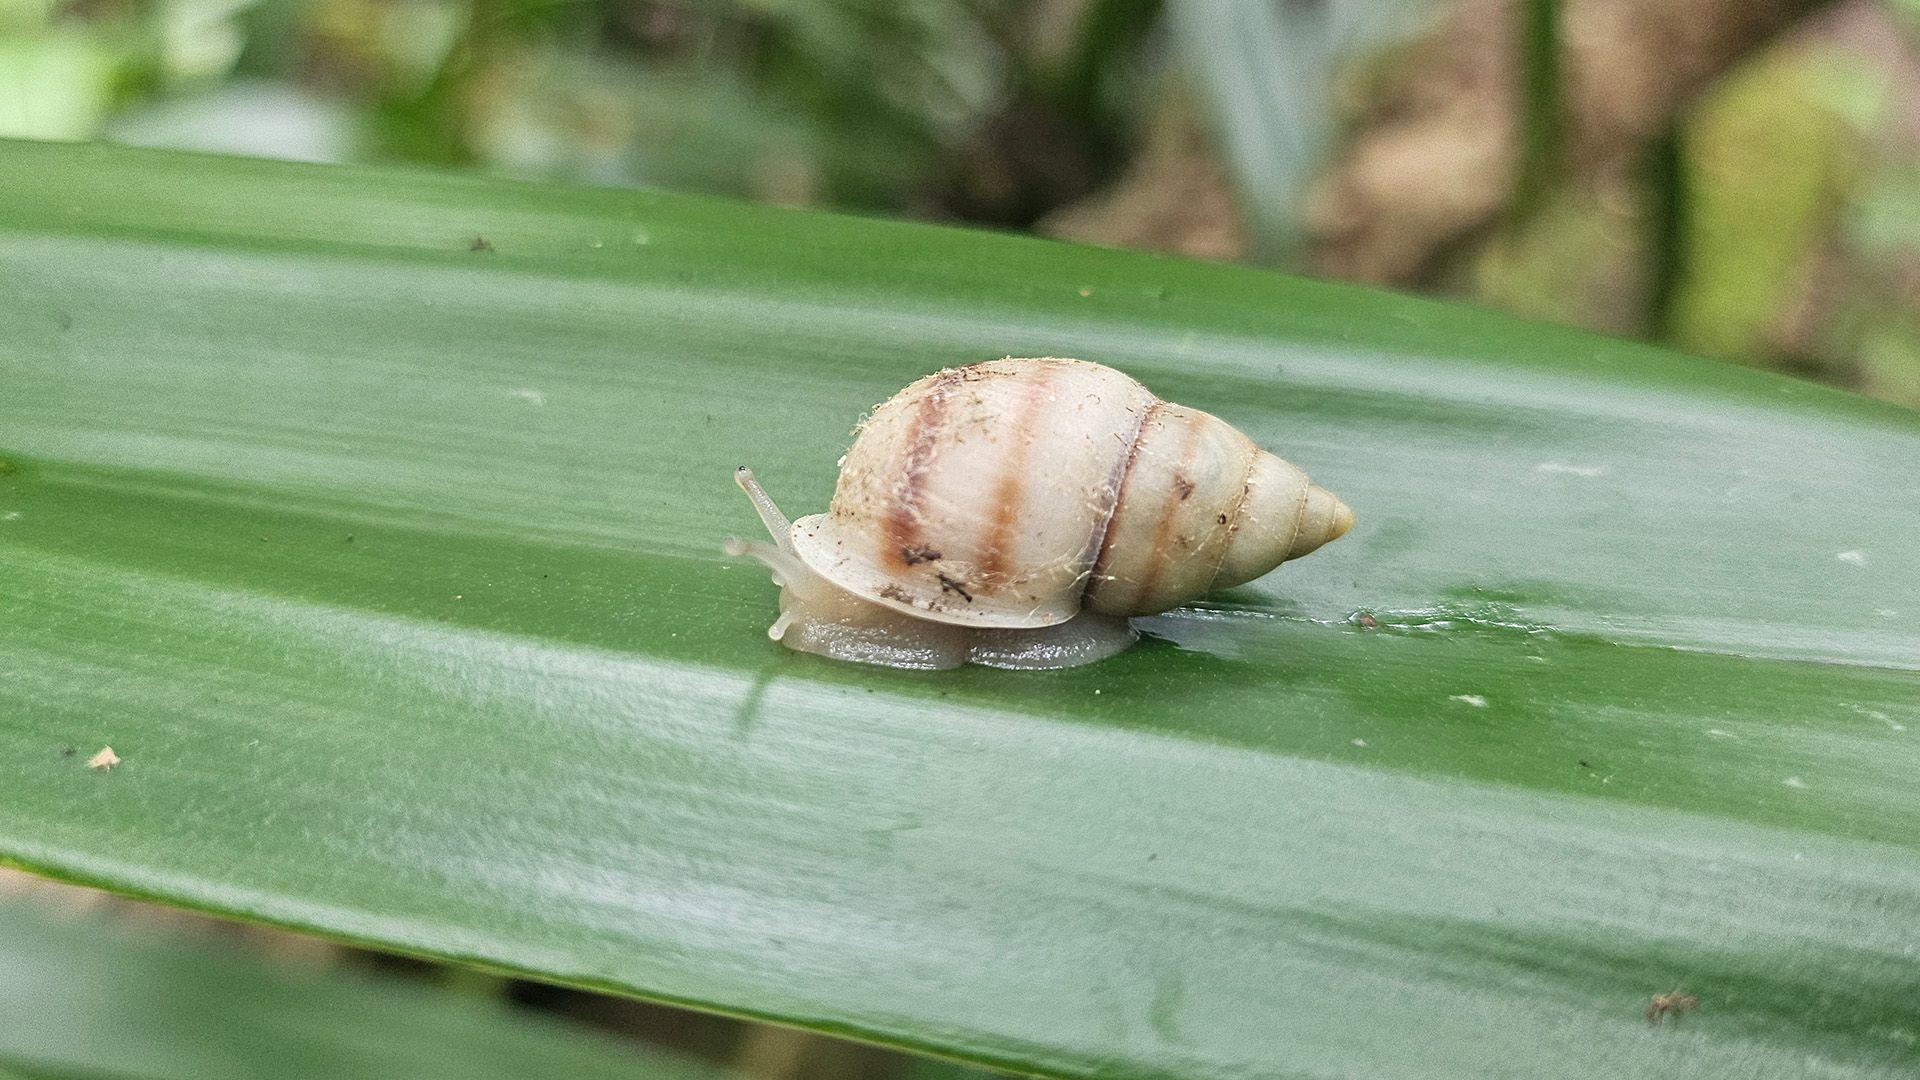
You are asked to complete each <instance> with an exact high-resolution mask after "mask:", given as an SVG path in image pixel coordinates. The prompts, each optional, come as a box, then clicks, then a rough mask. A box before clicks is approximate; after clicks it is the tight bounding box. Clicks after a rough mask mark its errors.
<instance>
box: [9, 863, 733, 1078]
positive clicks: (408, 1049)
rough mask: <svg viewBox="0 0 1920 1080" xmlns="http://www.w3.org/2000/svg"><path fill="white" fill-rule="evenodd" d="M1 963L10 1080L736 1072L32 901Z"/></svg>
mask: <svg viewBox="0 0 1920 1080" xmlns="http://www.w3.org/2000/svg"><path fill="white" fill-rule="evenodd" d="M0 957H5V963H4V964H0V1077H12V1076H22V1075H24V1076H42V1077H59V1078H61V1080H96V1078H97V1080H108V1078H115V1080H123V1078H130V1077H140V1078H142V1080H165V1078H178V1080H221V1078H224V1077H234V1078H236V1080H267V1078H273V1080H294V1078H298V1077H315V1078H321V1077H325V1078H338V1077H346V1076H351V1077H355V1078H357V1080H379V1078H382V1077H394V1078H396V1080H398V1078H405V1080H434V1078H438V1077H446V1078H449V1080H452V1078H459V1080H483V1078H487V1077H501V1078H509V1077H511V1078H523V1077H529V1076H566V1077H579V1078H583V1080H584V1078H591V1077H607V1078H612V1077H622V1078H625V1080H637V1078H646V1080H721V1078H722V1077H725V1076H731V1075H733V1074H731V1073H728V1072H725V1071H724V1070H721V1069H719V1068H716V1067H713V1066H708V1065H702V1064H698V1063H695V1062H693V1061H690V1060H685V1059H682V1058H680V1057H678V1056H675V1055H670V1054H667V1053H665V1052H663V1051H659V1050H650V1051H642V1050H640V1049H638V1048H637V1047H635V1046H632V1045H630V1044H623V1043H620V1042H617V1041H615V1040H613V1039H611V1038H608V1037H607V1036H605V1035H601V1034H599V1033H596V1032H593V1031H590V1030H587V1029H584V1028H578V1027H575V1026H573V1025H570V1024H562V1023H557V1022H554V1021H552V1020H544V1019H542V1018H540V1017H538V1016H536V1015H534V1014H531V1013H522V1012H516V1011H514V1010H512V1009H511V1008H508V1007H507V1006H504V1005H502V1004H500V1003H498V1002H492V1001H487V1000H484V999H481V998H477V997H473V996H469V995H464V994H458V993H454V992H451V991H447V990H440V989H437V988H434V987H431V986H428V985H425V984H416V983H403V982H399V981H397V980H393V979H387V978H376V977H373V976H370V975H354V974H350V973H347V972H326V971H321V970H317V969H311V968H307V967H303V966H302V965H299V964H278V965H276V964H272V963H269V962H267V961H266V960H264V959H263V958H261V957H258V956H254V955H251V954H249V953H246V952H243V951H240V950H238V949H235V948H233V947H231V946H228V945H224V944H222V943H219V942H216V941H214V940H211V939H207V938H201V939H195V938H192V937H188V936H180V937H177V938H172V937H167V936H163V935H159V934H155V933H153V932H151V931H147V932H141V931H138V930H135V929H132V928H129V927H127V926H125V925H118V924H116V923H114V922H113V921H111V920H108V919H104V918H101V917H100V916H99V915H97V914H80V913H78V912H70V913H66V914H65V917H60V916H57V915H55V914H54V913H53V912H52V911H51V910H48V909H46V908H44V907H43V906H42V905H40V904H35V903H28V902H24V901H21V900H18V899H15V900H12V901H11V902H8V903H5V904H0ZM9 1070H17V1072H16V1071H9Z"/></svg>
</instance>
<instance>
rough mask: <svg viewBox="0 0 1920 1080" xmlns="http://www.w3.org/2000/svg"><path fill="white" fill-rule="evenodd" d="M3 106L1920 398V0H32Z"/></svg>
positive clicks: (841, 1055) (668, 1019)
mask: <svg viewBox="0 0 1920 1080" xmlns="http://www.w3.org/2000/svg"><path fill="white" fill-rule="evenodd" d="M0 136H7V137H20V138H33V139H104V140H109V141H114V142H122V143H129V144H138V145H146V146H161V147H177V148H188V149H199V150H211V151H219V152H230V153H243V154H251V155H259V156H267V157H282V158H293V159H299V160H307V161H327V162H364V163H400V164H424V165H431V166H437V167H445V168H459V169H472V170H479V171H484V172H489V173H494V174H499V175H507V176H517V177H532V178H557V179H566V180H573V181H582V182H588V183H595V184H608V185H648V186H657V187H665V188H672V189H677V190H682V191H691V192H702V193H710V194H717V195H725V196H731V197H739V198H748V199H755V200H762V201H766V202H774V203H781V204H787V205H796V206H817V207H826V208H833V209H838V210H844V211H851V212H855V213H862V214H878V215H890V216H904V217H912V218H918V219H923V220H932V221H943V222H952V223H963V224H972V225H976V226H987V227H993V228H1000V229H1011V230H1022V231H1030V232H1034V233H1038V234H1042V235H1048V236H1055V237H1061V238H1067V239H1073V240H1078V241H1083V242H1090V243H1096V244H1107V245H1114V246H1121V247H1137V248H1148V249H1154V250H1161V251H1170V252H1177V253H1180V254H1184V255H1189V256H1193V257H1197V258H1204V259H1218V260H1227V261H1240V262H1248V263H1257V264H1263V265H1268V266H1273V267H1277V268H1281V269H1286V270H1291V271H1295V272H1299V273H1305V274H1310V275H1314V276H1319V277H1326V278H1335V279H1341V280H1347V281H1355V282H1364V283H1371V284H1378V285H1385V286H1389V287H1392V288H1396V289H1403V290H1410V291H1417V292H1422V293H1427V294H1432V295H1439V296H1446V297H1451V298H1456V299H1461V300H1466V301H1469V302H1473V303H1477V304H1482V305H1486V306H1490V307H1495V308H1501V309H1504V310H1508V311H1512V312H1517V313H1521V314H1524V315H1527V316H1530V317H1535V318H1542V319H1549V320H1554V321H1558V322H1564V323H1570V324H1575V325H1580V326H1585V327H1590V328H1593V329H1597V330H1601V331H1605V332H1608V333H1613V334H1619V335H1624V336H1630V337H1636V338H1641V339H1646V340H1651V341H1657V342H1662V343H1666V344H1669V345H1672V346H1674V347H1677V348H1679V349H1682V350H1685V351H1688V352H1693V353H1697V354H1702V355H1706V356H1710V357H1715V358H1719V359H1722V360H1725V361H1728V362H1732V363H1739V364H1746V365H1753V366H1759V367H1767V368H1773V369H1777V370H1782V371H1786V372H1790V373H1794V374H1797V375H1801V376H1805V377H1809V378H1815V379H1819V380H1821V381H1824V382H1828V383H1832V384H1835V385H1839V386H1844V387H1849V388H1852V389H1855V390H1859V391H1861V392H1864V393H1867V394H1872V395H1875V396H1878V397H1882V398H1886V399H1889V400H1893V401H1897V402H1901V403H1903V404H1906V405H1909V406H1915V407H1920V0H1829V2H1820V0H683V2H677V3H676V2H655V0H0ZM0 152H4V150H0ZM3 197H4V193H0V198H3ZM23 903H24V904H32V905H35V906H36V909H46V910H50V911H59V912H73V913H77V914H72V915H71V916H70V917H72V918H84V919H96V920H97V919H110V920H116V921H129V920H130V921H132V922H133V923H136V924H140V925H142V926H146V927H148V928H149V929H148V930H143V931H141V932H143V933H144V932H149V930H150V931H151V932H152V933H157V934H163V935H166V934H173V935H179V934H185V935H189V936H192V937H195V938H196V940H197V939H200V938H210V939H218V940H219V942H220V945H219V947H220V948H223V949H226V948H237V949H242V950H248V951H251V952H256V953H259V954H261V955H264V956H268V957H271V958H273V960H272V962H274V963H283V962H284V963H288V964H299V965H318V966H320V967H324V968H327V969H329V970H331V969H335V968H343V969H350V970H355V971H360V970H364V971H367V972H374V973H379V974H382V975H385V976H390V977H398V978H402V979H407V980H414V981H424V982H431V983H438V984H445V985H446V986H448V987H450V988H451V989H452V990H453V992H456V993H461V994H476V995H485V996H489V997H495V998H503V999H506V1000H508V1001H511V1002H514V1003H516V1005H517V1006H519V1007H522V1008H525V1009H528V1010H534V1011H539V1012H543V1013H551V1014H554V1015H557V1016H563V1017H567V1018H570V1019H571V1020H573V1021H577V1022H579V1023H583V1024H590V1025H595V1026H598V1027H601V1028H604V1029H607V1030H610V1031H615V1032H618V1033H620V1034H621V1035H622V1036H623V1037H627V1038H632V1039H635V1040H644V1041H647V1042H651V1043H654V1044H659V1045H666V1046H670V1047H673V1048H676V1049H677V1050H679V1051H681V1052H683V1053H685V1054H689V1055H693V1056H695V1057H697V1058H702V1059H705V1060H708V1061H711V1062H717V1063H721V1064H724V1065H726V1066H728V1067H731V1068H733V1069H736V1070H738V1071H740V1072H741V1073H744V1074H747V1075H752V1076H760V1077H783V1078H803V1077H830V1076H875V1077H892V1076H901V1077H922V1078H925V1080H931V1078H933V1077H935V1076H958V1075H964V1070H959V1069H958V1068H957V1067H950V1066H944V1065H936V1064H931V1063H917V1062H914V1061H911V1060H910V1059H907V1058H905V1057H902V1056H899V1055H893V1054H889V1053H886V1052H883V1051H878V1050H872V1049H869V1048H864V1047H856V1046H852V1045H851V1044H842V1043H835V1042H831V1041H829V1040H825V1039H822V1038H818V1037H814V1036H808V1035H801V1034H797V1033H791V1032H786V1031H782V1030H778V1029H773V1028H766V1027H760V1026H756V1025H752V1024H747V1023H744V1022H740V1021H735V1020H728V1019H721V1018H713V1017H704V1016H696V1015H694V1014H690V1013H683V1012H677V1011H674V1010H669V1009H665V1008H661V1007H656V1006H650V1005H644V1004H640V1003H634V1002H626V1001H619V1000H615V999H611V998H604V997H599V996H596V995H591V994H586V993H580V992H573V991H562V990H556V989H552V988H545V987H539V986H535V985H533V984H528V983H522V982H517V981H515V980H511V979H507V978H503V977H495V976H488V975H480V974H476V973H471V972H465V971H455V970H453V969H449V968H441V967H437V966H435V965H431V964H426V963H422V962H418V961H411V960H399V959H394V958H389V957H381V956H379V955H376V954H370V953H364V952H361V951H358V950H353V949H348V948H344V947H339V946H333V945H325V944H321V943H317V942H312V941H307V940H305V939H301V938H297V937H293V936H291V935H287V934H283V933H279V932H276V931H269V930H261V929H241V928H233V927H226V926H224V924H215V923H212V922H210V921H207V920H200V919H198V918H197V917H193V916H187V915H181V914H175V913H163V912H160V911H158V909H151V908H147V907H144V906H142V905H138V904H135V903H132V902H129V901H120V900H109V899H106V898H102V897H100V896H98V895H97V894H92V893H88V892H86V891H84V890H77V889H72V888H69V887H65V886H53V885H48V884H43V883H37V882H34V881H32V879H28V878H25V877H24V876H19V875H14V876H9V877H4V878H0V904H23ZM57 917H62V918H64V917H69V916H57ZM0 959H4V957H0ZM9 970H13V969H9V968H6V967H4V966H0V980H4V979H5V978H6V977H7V975H6V972H7V971H9ZM16 974H17V972H16Z"/></svg>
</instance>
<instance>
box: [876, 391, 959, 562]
mask: <svg viewBox="0 0 1920 1080" xmlns="http://www.w3.org/2000/svg"><path fill="white" fill-rule="evenodd" d="M963 378H965V376H963V375H962V374H961V373H960V372H959V371H956V370H953V369H949V370H946V371H943V372H941V373H940V374H938V375H936V376H934V378H933V382H932V384H931V385H929V386H928V387H927V392H926V393H924V394H922V395H920V404H919V406H918V408H917V409H916V410H915V412H914V415H913V427H912V428H911V429H910V431H911V434H912V437H911V438H908V439H906V440H904V441H905V442H906V445H907V455H906V460H904V461H902V462H901V464H900V486H899V488H898V490H897V491H895V493H894V498H893V505H892V506H890V507H888V508H887V528H886V536H885V537H884V539H883V540H882V547H883V548H884V549H885V550H883V551H882V552H881V555H880V559H881V564H882V565H886V564H889V563H897V564H901V565H906V564H907V563H906V558H907V554H906V553H907V552H912V551H923V550H926V543H925V540H924V538H923V537H922V536H921V533H920V521H921V510H920V500H921V498H922V496H923V495H924V494H925V492H924V491H923V490H922V489H923V487H924V485H925V484H926V480H927V470H929V469H931V468H932V467H933V453H934V449H935V448H936V447H938V446H939V444H940V426H941V424H943V423H945V422H946V414H947V398H948V396H949V395H951V394H952V392H953V389H954V388H955V387H957V386H959V385H960V382H961V380H962V379H963Z"/></svg>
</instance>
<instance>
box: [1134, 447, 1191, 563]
mask: <svg viewBox="0 0 1920 1080" xmlns="http://www.w3.org/2000/svg"><path fill="white" fill-rule="evenodd" d="M1202 426H1203V425H1200V424H1193V423H1189V424H1188V425H1187V437H1186V440H1185V441H1184V442H1182V443H1181V444H1180V463H1179V464H1177V465H1175V466H1174V467H1173V475H1174V482H1175V484H1176V485H1177V484H1178V483H1179V481H1180V478H1182V477H1184V476H1185V475H1186V471H1187V467H1188V466H1190V465H1192V464H1193V454H1194V451H1195V450H1196V449H1198V447H1199V445H1200V429H1201V427H1202ZM1185 501H1186V498H1185V496H1182V497H1181V498H1178V499H1173V500H1171V501H1167V502H1163V503H1161V504H1160V520H1159V521H1158V522H1156V523H1155V524H1154V526H1153V547H1152V548H1151V549H1149V550H1150V552H1151V554H1150V555H1149V556H1148V558H1147V568H1146V570H1145V571H1144V572H1143V573H1142V574H1141V575H1140V580H1139V582H1138V583H1136V588H1138V589H1139V592H1138V593H1137V594H1136V595H1138V596H1139V597H1140V598H1141V599H1143V600H1144V599H1148V598H1150V597H1152V596H1153V587H1154V586H1155V585H1158V584H1160V571H1162V570H1164V569H1165V568H1166V565H1167V547H1168V546H1169V545H1170V544H1171V543H1172V541H1173V520H1174V518H1176V517H1178V516H1179V513H1180V504H1181V503H1182V502H1185Z"/></svg>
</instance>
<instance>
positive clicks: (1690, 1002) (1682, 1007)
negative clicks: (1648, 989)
mask: <svg viewBox="0 0 1920 1080" xmlns="http://www.w3.org/2000/svg"><path fill="white" fill-rule="evenodd" d="M1699 1005H1700V999H1699V998H1697V997H1694V996H1693V995H1692V994H1683V993H1681V992H1680V991H1678V990H1674V991H1671V992H1669V993H1665V994H1655V995H1653V1000H1652V1001H1649V1002H1647V1023H1649V1024H1657V1023H1659V1022H1660V1021H1662V1020H1665V1019H1666V1018H1668V1017H1670V1016H1671V1017H1679V1016H1681V1015H1683V1014H1685V1013H1689V1012H1692V1011H1693V1010H1694V1009H1696V1008H1698V1007H1699Z"/></svg>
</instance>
